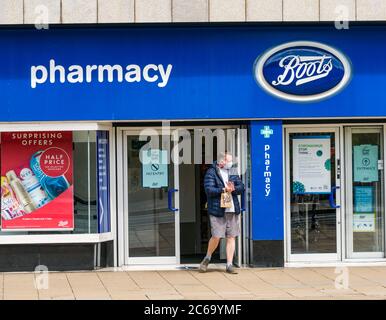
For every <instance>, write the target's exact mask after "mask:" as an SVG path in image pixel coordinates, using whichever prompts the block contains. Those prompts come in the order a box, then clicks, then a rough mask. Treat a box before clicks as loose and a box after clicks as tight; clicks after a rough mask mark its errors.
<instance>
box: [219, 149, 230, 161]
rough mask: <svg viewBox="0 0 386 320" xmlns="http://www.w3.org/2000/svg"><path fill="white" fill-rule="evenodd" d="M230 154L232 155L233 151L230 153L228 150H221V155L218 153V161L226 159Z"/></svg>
mask: <svg viewBox="0 0 386 320" xmlns="http://www.w3.org/2000/svg"><path fill="white" fill-rule="evenodd" d="M228 155H230V156H232V153H230V152H228V151H225V152H220V153H219V155H218V161H223V160H225V157H226V156H228Z"/></svg>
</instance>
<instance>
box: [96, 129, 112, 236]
mask: <svg viewBox="0 0 386 320" xmlns="http://www.w3.org/2000/svg"><path fill="white" fill-rule="evenodd" d="M97 164H98V165H97V177H98V181H97V185H98V188H97V192H98V232H99V233H103V232H110V188H109V185H110V182H109V176H110V171H109V166H110V164H109V132H108V131H97Z"/></svg>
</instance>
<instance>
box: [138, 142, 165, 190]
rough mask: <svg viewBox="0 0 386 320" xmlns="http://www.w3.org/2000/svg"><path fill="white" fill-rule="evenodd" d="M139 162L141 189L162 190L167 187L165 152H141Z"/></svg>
mask: <svg viewBox="0 0 386 320" xmlns="http://www.w3.org/2000/svg"><path fill="white" fill-rule="evenodd" d="M141 162H142V187H143V188H162V187H167V186H168V164H167V151H166V150H159V149H148V150H143V151H142V154H141Z"/></svg>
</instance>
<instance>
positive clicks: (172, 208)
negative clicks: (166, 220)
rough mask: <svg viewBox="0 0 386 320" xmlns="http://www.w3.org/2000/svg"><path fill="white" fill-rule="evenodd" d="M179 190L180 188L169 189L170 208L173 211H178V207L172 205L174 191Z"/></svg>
mask: <svg viewBox="0 0 386 320" xmlns="http://www.w3.org/2000/svg"><path fill="white" fill-rule="evenodd" d="M177 191H178V189H169V190H168V209H169V210H170V211H173V212H176V211H178V209H177V208H174V207H173V206H172V198H173V193H175V192H177Z"/></svg>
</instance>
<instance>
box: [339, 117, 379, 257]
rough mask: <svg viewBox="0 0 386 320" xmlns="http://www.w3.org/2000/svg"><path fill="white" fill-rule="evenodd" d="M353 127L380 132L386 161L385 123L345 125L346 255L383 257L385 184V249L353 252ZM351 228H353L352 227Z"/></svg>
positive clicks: (365, 131) (366, 131) (370, 131)
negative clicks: (351, 213) (385, 144)
mask: <svg viewBox="0 0 386 320" xmlns="http://www.w3.org/2000/svg"><path fill="white" fill-rule="evenodd" d="M352 129H357V130H363V131H364V133H379V134H380V137H381V141H380V145H381V146H380V149H381V150H380V152H381V154H382V159H383V161H385V157H384V156H385V150H384V149H385V148H384V136H385V132H384V125H376V124H374V125H365V126H364V125H359V126H358V125H352V126H345V127H344V135H345V161H344V164H345V172H346V177H347V179H346V183H345V188H346V190H347V191H346V208H347V210H346V215H345V217H346V223H345V229H346V234H345V243H346V250H345V252H344V257H345V259H347V260H354V259H382V258H384V257H385V247H386V246H385V239H386V237H385V232H386V229H385V228H386V223H385V186H384V185H383V186H382V188H383V190H382V191H383V223H384V226H383V239H384V241H383V245H384V250H383V251H378V252H353V251H352V250H353V248H352V245H353V234H352V224H351V222H352V215H349V212H352V203H353V202H352V199H353V195H352V185H353V177H352V156H353V155H352V152H351V150H352V135H351V134H352ZM383 178H384V179H383V181H384V183H385V170H383ZM350 226H351V227H350ZM350 228H351V229H350Z"/></svg>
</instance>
